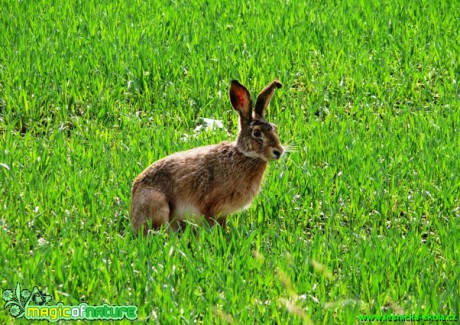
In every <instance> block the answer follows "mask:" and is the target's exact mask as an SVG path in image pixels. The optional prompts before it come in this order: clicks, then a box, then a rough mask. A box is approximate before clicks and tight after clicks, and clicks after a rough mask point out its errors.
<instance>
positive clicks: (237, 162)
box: [131, 80, 284, 233]
mask: <svg viewBox="0 0 460 325" xmlns="http://www.w3.org/2000/svg"><path fill="white" fill-rule="evenodd" d="M275 87H276V88H279V87H281V84H280V83H279V82H278V81H276V80H275V81H274V82H272V83H271V84H270V85H269V86H267V87H266V88H265V89H264V90H263V91H262V92H261V93H260V94H259V96H258V100H257V104H256V107H255V112H254V114H252V101H251V98H250V95H249V92H248V91H247V89H246V88H245V87H244V86H242V85H241V84H239V83H238V82H237V81H233V82H232V87H231V88H230V98H231V101H232V105H233V107H234V108H235V110H236V111H237V112H238V113H239V115H240V133H239V135H238V139H237V141H236V142H235V143H230V142H222V143H220V144H217V145H210V146H205V147H199V148H195V149H191V150H188V151H183V152H178V153H175V154H173V155H170V156H168V157H165V158H163V159H161V160H159V161H157V162H155V163H153V164H152V165H150V166H149V167H148V168H147V169H145V170H144V171H143V172H142V173H141V174H140V175H139V176H138V177H137V178H136V180H135V181H134V184H133V189H132V201H131V219H132V224H133V230H134V232H135V233H138V231H139V230H140V229H141V228H142V227H143V228H144V233H147V232H148V230H149V229H150V228H153V229H158V228H160V227H161V226H163V225H165V226H167V227H170V228H171V229H172V230H177V229H178V228H180V225H181V223H183V222H184V221H186V220H190V221H192V222H194V223H197V224H199V223H200V222H201V219H202V217H204V218H205V219H206V220H207V222H208V223H209V224H210V225H213V224H214V223H215V222H217V223H219V224H221V225H222V226H225V224H226V217H227V215H229V214H231V213H234V212H236V211H239V210H241V209H243V208H244V207H246V206H248V205H249V204H250V203H251V201H252V200H253V198H254V197H255V196H256V195H257V193H258V191H259V189H260V185H261V183H262V177H263V174H264V171H265V169H266V167H267V162H268V161H269V160H273V159H278V158H279V157H280V156H281V155H282V154H283V152H284V149H283V147H282V146H281V144H280V142H279V139H278V136H277V134H276V126H274V125H272V124H270V123H268V122H267V121H265V120H264V119H263V112H264V110H265V109H266V107H267V106H268V101H269V100H270V98H271V96H272V95H273V93H274V89H275Z"/></svg>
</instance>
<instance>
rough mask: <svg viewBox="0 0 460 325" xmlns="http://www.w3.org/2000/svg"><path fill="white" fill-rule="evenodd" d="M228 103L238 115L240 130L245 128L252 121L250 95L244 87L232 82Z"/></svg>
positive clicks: (234, 81)
mask: <svg viewBox="0 0 460 325" xmlns="http://www.w3.org/2000/svg"><path fill="white" fill-rule="evenodd" d="M230 101H231V102H232V106H233V108H234V109H235V110H236V111H237V112H238V114H239V115H240V125H241V129H243V128H245V127H246V126H247V125H249V123H251V119H252V101H251V95H250V94H249V91H248V90H247V89H246V87H245V86H243V85H242V84H240V83H239V82H238V81H236V80H233V81H232V85H231V86H230Z"/></svg>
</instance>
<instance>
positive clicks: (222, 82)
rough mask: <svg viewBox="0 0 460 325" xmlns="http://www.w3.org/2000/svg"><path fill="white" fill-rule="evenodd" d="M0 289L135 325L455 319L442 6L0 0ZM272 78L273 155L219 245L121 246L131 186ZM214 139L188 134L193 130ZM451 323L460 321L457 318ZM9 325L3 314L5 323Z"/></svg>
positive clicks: (454, 157) (451, 86) (459, 216)
mask: <svg viewBox="0 0 460 325" xmlns="http://www.w3.org/2000/svg"><path fill="white" fill-rule="evenodd" d="M0 13H1V18H0V30H1V32H0V139H1V140H0V211H1V212H0V225H1V230H0V231H1V232H0V234H1V235H0V236H1V237H0V238H1V239H0V252H1V253H0V254H1V263H2V264H3V266H2V267H1V270H0V273H1V290H5V289H14V288H15V287H16V284H17V283H20V285H21V287H22V288H28V289H32V287H34V286H35V285H36V286H38V287H39V288H40V290H43V291H44V292H46V293H47V294H49V295H51V296H52V298H53V300H52V302H54V303H57V302H63V303H64V304H67V305H78V304H79V303H81V302H86V303H87V304H89V305H101V304H103V303H107V304H112V305H124V304H131V305H136V306H138V317H139V320H141V321H155V322H158V323H161V324H168V323H173V324H174V323H195V322H198V323H200V322H202V323H205V324H207V323H221V322H222V323H226V322H233V323H237V324H238V323H241V324H251V323H272V324H273V323H278V324H285V323H293V324H296V323H301V322H306V323H314V324H355V323H357V322H358V321H359V316H360V315H374V314H406V315H411V314H420V315H422V314H425V315H428V314H443V315H447V314H453V315H457V317H460V310H459V309H460V307H459V306H460V286H459V283H460V275H459V274H460V265H459V261H460V175H459V171H460V150H459V148H460V136H459V134H460V101H459V83H460V62H459V54H460V36H459V29H458V26H460V11H459V10H458V2H456V1H403V0H391V1H360V0H350V1H346V2H345V3H339V4H334V3H333V1H324V2H323V1H293V0H290V1H289V0H286V1H240V0H237V1H234V2H229V1H223V2H211V1H172V0H171V1H165V0H162V1H136V0H133V1H126V2H119V3H114V2H112V1H102V2H101V3H100V4H99V5H94V4H92V2H91V1H70V2H68V1H61V0H57V1H3V2H2V5H1V8H0ZM275 77H278V78H279V80H280V81H281V82H282V83H283V85H284V86H283V88H282V89H280V90H279V91H278V92H277V93H276V95H275V96H274V98H273V100H272V103H271V106H270V107H269V109H268V117H267V118H268V120H269V121H271V122H273V123H276V124H277V125H278V128H279V135H280V138H281V140H282V141H283V142H284V143H285V144H289V145H291V146H292V148H293V150H292V152H290V153H288V154H287V155H286V156H285V157H284V158H283V159H282V161H280V162H278V163H272V164H271V165H270V167H269V170H268V172H267V174H266V177H265V182H264V186H263V190H262V191H261V193H260V195H259V196H258V197H257V199H256V200H255V201H254V202H253V204H252V206H251V207H250V208H249V209H248V210H246V211H243V212H241V213H238V214H235V215H233V216H232V217H231V218H230V219H229V231H228V232H225V231H223V230H222V229H220V228H214V229H200V230H198V233H199V240H197V238H196V236H195V235H194V234H193V232H190V231H189V230H187V231H186V232H185V233H183V234H182V235H181V236H180V237H178V236H177V235H175V234H172V235H169V234H166V233H161V234H158V235H155V236H150V237H149V238H146V239H145V238H136V237H134V236H133V234H132V231H131V228H130V221H129V204H130V190H131V184H132V181H133V179H134V178H135V177H136V176H137V175H138V174H139V173H140V172H141V171H142V170H143V169H144V168H145V167H147V166H148V165H149V164H150V163H152V162H154V161H155V160H157V159H159V158H161V157H164V156H166V155H168V154H171V153H173V152H176V151H180V150H186V149H190V148H193V147H196V146H200V145H207V144H212V143H218V142H220V141H222V140H233V139H234V138H235V137H236V134H237V124H238V123H237V114H235V112H234V111H233V109H232V107H231V105H230V102H229V99H228V88H229V85H230V81H231V80H232V79H238V80H240V81H241V82H242V83H243V84H245V85H246V86H248V88H249V89H250V90H251V91H252V92H253V94H255V93H257V92H258V91H259V90H261V89H262V87H263V86H265V85H266V84H267V83H268V82H270V81H272V80H273V79H274V78H275ZM202 117H206V118H213V119H219V120H222V121H223V123H224V126H225V129H223V130H215V131H210V132H202V133H199V134H198V135H196V136H194V129H195V127H196V126H197V124H198V121H199V119H200V118H202ZM457 319H458V318H457ZM0 320H1V322H2V323H11V322H13V321H14V318H13V317H12V316H11V315H10V312H9V309H8V308H5V309H2V311H1V312H0Z"/></svg>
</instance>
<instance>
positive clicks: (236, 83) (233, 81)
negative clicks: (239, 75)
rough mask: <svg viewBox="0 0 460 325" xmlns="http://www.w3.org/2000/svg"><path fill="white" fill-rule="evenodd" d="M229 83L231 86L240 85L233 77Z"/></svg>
mask: <svg viewBox="0 0 460 325" xmlns="http://www.w3.org/2000/svg"><path fill="white" fill-rule="evenodd" d="M231 85H232V86H242V84H241V83H240V82H239V81H238V80H235V79H233V80H232V82H231Z"/></svg>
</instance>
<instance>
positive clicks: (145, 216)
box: [131, 188, 170, 235]
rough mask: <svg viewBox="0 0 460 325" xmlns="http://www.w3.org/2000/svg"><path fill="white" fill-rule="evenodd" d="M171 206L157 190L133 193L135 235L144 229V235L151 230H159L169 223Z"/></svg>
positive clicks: (132, 217)
mask: <svg viewBox="0 0 460 325" xmlns="http://www.w3.org/2000/svg"><path fill="white" fill-rule="evenodd" d="M169 213H170V210H169V204H168V201H167V199H166V196H165V195H164V194H163V193H162V192H159V191H157V190H153V189H149V188H143V189H139V190H137V191H136V192H135V193H133V197H132V202H131V221H132V224H133V231H134V233H135V234H137V233H138V232H139V230H140V229H141V228H142V226H143V227H144V235H146V234H147V233H148V231H149V229H159V228H160V227H161V226H162V225H165V226H167V225H168V223H169Z"/></svg>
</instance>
